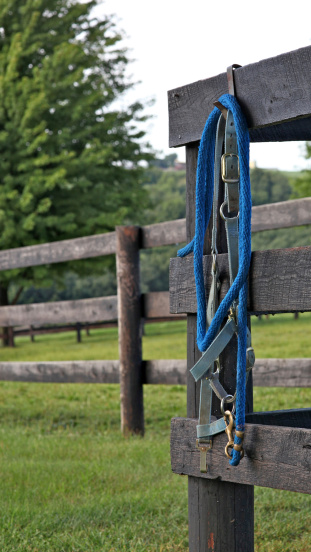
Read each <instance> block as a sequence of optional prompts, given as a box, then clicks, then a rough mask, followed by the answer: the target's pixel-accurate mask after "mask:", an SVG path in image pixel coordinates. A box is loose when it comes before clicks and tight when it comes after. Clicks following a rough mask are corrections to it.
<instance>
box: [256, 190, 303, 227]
mask: <svg viewBox="0 0 311 552" xmlns="http://www.w3.org/2000/svg"><path fill="white" fill-rule="evenodd" d="M304 224H311V197H305V198H303V199H292V200H290V201H282V202H279V203H270V204H269V205H257V206H256V207H253V209H252V232H253V233H255V232H262V231H263V230H276V229H278V228H291V227H293V226H303V225H304Z"/></svg>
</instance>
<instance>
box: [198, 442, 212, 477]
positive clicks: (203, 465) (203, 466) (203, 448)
mask: <svg viewBox="0 0 311 552" xmlns="http://www.w3.org/2000/svg"><path fill="white" fill-rule="evenodd" d="M212 445H213V442H212V440H211V439H210V440H208V441H206V440H203V439H202V440H201V439H196V447H197V448H198V449H199V451H200V472H201V473H206V472H207V451H208V450H210V449H211V448H212Z"/></svg>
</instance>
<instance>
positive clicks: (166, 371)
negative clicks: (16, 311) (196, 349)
mask: <svg viewBox="0 0 311 552" xmlns="http://www.w3.org/2000/svg"><path fill="white" fill-rule="evenodd" d="M0 381H27V382H41V383H120V367H119V361H118V360H77V361H57V362H0ZM143 383H146V384H152V385H154V384H161V385H185V383H186V361H185V360H171V359H169V360H147V361H144V363H143Z"/></svg>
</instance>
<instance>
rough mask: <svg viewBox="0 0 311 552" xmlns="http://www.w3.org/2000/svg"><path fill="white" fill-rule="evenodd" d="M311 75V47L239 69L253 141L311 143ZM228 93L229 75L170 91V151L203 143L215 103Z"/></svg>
mask: <svg viewBox="0 0 311 552" xmlns="http://www.w3.org/2000/svg"><path fill="white" fill-rule="evenodd" d="M310 71H311V46H307V47H306V48H301V49H299V50H296V51H294V52H289V53H286V54H282V55H280V56H276V57H274V58H270V59H265V60H262V61H260V62H259V63H253V64H251V65H246V66H244V67H241V68H239V69H236V70H235V72H234V77H235V79H234V80H235V89H236V96H237V99H238V101H239V103H240V105H241V107H242V109H243V112H244V114H245V115H246V119H247V123H248V127H249V128H250V129H251V130H250V138H251V140H252V141H253V142H271V141H285V140H309V139H310V113H311V96H310V82H309V74H310ZM250 83H251V84H250ZM227 93H228V82H227V75H226V73H221V74H220V75H218V76H216V77H213V78H209V79H205V80H200V81H197V82H194V83H191V84H187V85H185V86H182V87H179V88H175V89H173V90H170V91H169V92H168V108H169V145H170V147H176V146H177V147H178V146H183V145H185V144H190V143H191V142H196V141H198V140H200V139H201V135H202V132H203V128H204V125H205V122H206V119H207V118H208V116H209V114H210V113H211V111H212V110H213V109H214V105H213V102H214V101H215V100H217V99H218V98H219V97H220V96H221V95H222V94H227ZM262 127H264V128H262Z"/></svg>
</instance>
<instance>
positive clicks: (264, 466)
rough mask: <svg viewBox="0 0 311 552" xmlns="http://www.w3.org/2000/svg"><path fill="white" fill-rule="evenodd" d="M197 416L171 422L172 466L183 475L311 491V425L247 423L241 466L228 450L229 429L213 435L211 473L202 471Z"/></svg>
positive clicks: (208, 453) (210, 456) (209, 462)
mask: <svg viewBox="0 0 311 552" xmlns="http://www.w3.org/2000/svg"><path fill="white" fill-rule="evenodd" d="M196 425H197V420H196V419H193V418H173V419H172V423H171V464H172V470H173V472H175V473H178V474H180V475H190V476H194V477H199V478H204V479H220V480H222V481H230V482H233V483H242V484H246V485H259V486H262V487H271V488H274V489H284V490H288V491H297V492H301V493H311V429H300V428H289V427H277V426H267V425H257V424H246V430H245V439H244V448H245V456H244V458H243V460H242V461H241V463H240V465H239V466H237V467H232V466H230V465H229V461H228V458H226V456H225V454H224V449H225V446H226V444H227V442H228V438H227V436H226V434H225V433H222V434H220V435H217V436H216V437H214V439H213V447H212V449H211V450H210V451H208V452H207V464H208V471H207V473H201V472H200V452H199V450H198V449H197V448H196Z"/></svg>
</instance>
